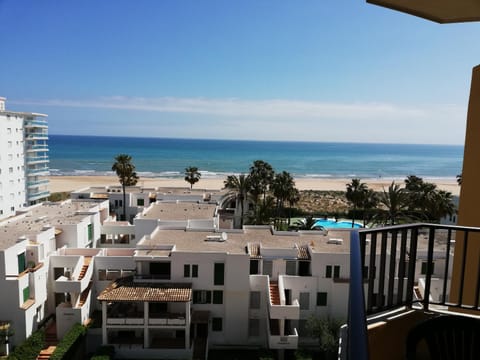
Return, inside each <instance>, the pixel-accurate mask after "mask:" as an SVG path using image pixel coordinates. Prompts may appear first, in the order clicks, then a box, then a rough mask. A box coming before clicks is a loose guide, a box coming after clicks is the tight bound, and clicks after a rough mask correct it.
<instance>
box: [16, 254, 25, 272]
mask: <svg viewBox="0 0 480 360" xmlns="http://www.w3.org/2000/svg"><path fill="white" fill-rule="evenodd" d="M17 260H18V273H19V274H20V273H22V272H24V271H25V269H26V268H27V266H26V261H25V253H24V252H23V253H21V254H18V255H17Z"/></svg>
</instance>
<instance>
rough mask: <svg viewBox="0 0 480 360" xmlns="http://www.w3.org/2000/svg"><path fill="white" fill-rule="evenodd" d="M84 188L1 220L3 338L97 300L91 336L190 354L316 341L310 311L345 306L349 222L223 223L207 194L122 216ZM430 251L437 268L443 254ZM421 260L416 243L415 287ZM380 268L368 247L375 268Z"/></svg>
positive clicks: (66, 322)
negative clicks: (296, 227)
mask: <svg viewBox="0 0 480 360" xmlns="http://www.w3.org/2000/svg"><path fill="white" fill-rule="evenodd" d="M115 195H116V194H115ZM85 197H94V198H95V197H96V198H98V200H80V199H78V200H70V201H66V202H63V203H58V204H53V203H45V204H42V205H35V206H33V207H30V208H28V209H25V210H24V211H22V212H20V214H19V215H17V216H15V217H12V218H10V219H9V220H8V221H7V220H5V221H4V222H3V223H0V244H1V251H0V288H1V289H6V292H5V294H6V295H5V296H3V297H2V304H5V306H2V307H0V323H2V324H3V323H8V324H9V325H10V326H11V327H12V328H13V329H14V331H15V336H14V337H12V338H11V344H18V343H19V342H20V341H22V340H23V339H24V338H25V337H27V336H28V335H29V334H31V332H32V331H33V330H35V329H36V326H37V325H38V323H39V322H41V321H42V319H44V318H45V317H46V316H48V315H50V314H55V315H56V323H57V328H56V329H57V336H58V337H61V336H63V335H64V334H65V333H66V332H67V331H68V329H69V328H70V327H71V326H72V325H73V324H74V323H86V322H87V321H89V319H90V318H91V316H92V313H93V311H95V310H96V311H100V312H101V313H102V317H101V318H102V328H101V330H100V329H98V330H96V331H95V333H96V334H97V335H98V338H99V339H98V343H103V344H109V345H113V346H114V347H115V350H116V353H117V354H118V355H121V356H124V357H128V356H130V357H135V358H141V357H143V358H158V357H161V358H192V357H195V355H194V354H195V352H196V350H197V349H199V348H202V349H208V348H215V347H217V348H225V347H229V348H240V347H261V348H269V349H276V350H284V349H297V348H298V347H299V346H301V345H313V346H315V344H317V340H316V339H312V338H310V337H309V334H308V332H307V329H306V325H307V322H308V319H309V318H311V317H332V318H336V319H338V320H344V319H345V318H346V316H347V302H348V283H349V277H350V268H349V256H350V255H349V237H350V232H349V231H348V230H335V231H332V230H331V231H329V232H323V231H322V232H321V231H298V232H281V231H280V232H276V231H273V229H272V228H270V227H268V226H245V227H244V228H243V229H223V230H224V231H222V229H219V228H218V223H219V222H218V209H217V208H216V205H215V204H210V203H208V202H202V201H199V200H197V201H194V202H191V201H185V199H182V198H181V196H180V197H179V198H178V199H177V201H173V199H170V198H169V199H168V200H162V199H160V200H159V199H157V201H156V202H152V203H151V204H150V205H149V206H148V207H142V209H141V211H140V212H139V213H138V214H137V215H136V216H135V217H134V221H133V224H131V223H129V222H125V221H123V222H122V221H120V222H116V221H114V216H110V215H109V204H110V203H111V201H109V199H108V198H105V197H101V199H102V200H100V198H99V197H98V196H97V195H94V196H85ZM149 198H150V196H149ZM5 234H7V235H5ZM127 239H128V241H127ZM423 240H424V239H423ZM367 244H370V242H367ZM367 246H369V245H367ZM378 246H379V244H377V247H378ZM379 251H380V249H378V252H377V254H379ZM433 258H434V261H435V267H434V270H433V274H434V275H435V276H438V277H441V276H442V275H443V273H444V271H445V260H446V259H445V258H442V257H441V256H440V253H439V254H436V253H435V254H434V255H433ZM366 260H367V261H366V264H365V265H366V266H368V265H370V260H369V259H368V258H367V259H366ZM425 260H426V253H424V251H423V250H421V249H420V250H419V251H418V253H417V258H416V269H417V272H416V278H417V279H419V281H418V289H419V292H420V293H422V291H423V290H422V275H423V274H422V273H423V268H424V267H425V266H424V264H423V263H424V262H425ZM397 262H398V259H397ZM385 266H386V268H387V269H389V268H390V264H389V263H386V264H385ZM396 266H397V269H398V267H399V264H398V263H397V265H396ZM380 267H381V264H380V259H379V257H378V255H377V258H376V259H375V269H376V272H377V277H378V269H380ZM386 276H388V274H386ZM448 276H450V273H449V274H448ZM375 281H376V279H375ZM397 281H398V280H397ZM435 286H436V285H435V284H434V285H433V286H432V287H433V288H434V289H436V287H435ZM122 289H125V291H123V290H122ZM116 291H118V292H116ZM435 291H436V293H437V295H436V296H440V295H441V294H440V292H441V289H440V288H439V289H437V290H435ZM7 294H8V295H7ZM169 294H170V295H169ZM100 338H101V339H100ZM202 344H203V345H202ZM203 351H205V350H203Z"/></svg>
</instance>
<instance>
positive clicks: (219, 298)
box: [213, 290, 223, 304]
mask: <svg viewBox="0 0 480 360" xmlns="http://www.w3.org/2000/svg"><path fill="white" fill-rule="evenodd" d="M213 303H214V304H223V291H222V290H213Z"/></svg>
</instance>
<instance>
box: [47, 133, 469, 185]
mask: <svg viewBox="0 0 480 360" xmlns="http://www.w3.org/2000/svg"><path fill="white" fill-rule="evenodd" d="M49 147H50V152H49V156H50V168H51V175H112V174H113V173H112V172H111V167H112V163H113V161H114V160H113V159H114V157H115V156H116V155H117V154H119V153H126V154H129V155H131V156H132V158H133V163H134V164H135V165H136V169H137V172H138V173H139V175H140V176H142V177H170V178H172V177H174V178H175V177H177V178H178V177H183V173H184V169H185V168H186V167H188V166H196V167H198V168H199V169H200V171H201V173H202V177H204V178H208V177H221V178H224V177H225V176H226V175H230V174H239V173H245V172H248V170H249V167H250V165H251V164H252V162H253V161H255V160H259V159H260V160H264V161H267V162H269V163H270V164H271V165H272V166H273V168H274V169H275V170H276V171H278V172H281V171H284V170H285V171H288V172H289V173H291V174H292V175H293V176H294V177H297V178H301V177H307V178H353V177H360V178H362V179H370V178H386V179H389V178H405V177H406V176H407V175H412V174H413V175H417V176H421V177H424V178H429V179H435V178H451V179H454V178H455V176H456V175H457V174H459V173H460V172H461V169H462V159H463V147H462V146H452V145H402V144H360V143H316V142H288V141H281V142H280V141H240V140H199V139H166V138H128V137H105V136H73V135H50V136H49Z"/></svg>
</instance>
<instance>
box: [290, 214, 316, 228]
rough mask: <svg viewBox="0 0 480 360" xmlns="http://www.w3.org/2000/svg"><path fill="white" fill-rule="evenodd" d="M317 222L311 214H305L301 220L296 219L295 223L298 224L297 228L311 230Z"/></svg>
mask: <svg viewBox="0 0 480 360" xmlns="http://www.w3.org/2000/svg"><path fill="white" fill-rule="evenodd" d="M316 222H317V219H315V218H314V217H313V216H312V215H307V216H306V217H305V219H303V220H297V221H296V222H295V225H297V226H298V229H299V230H312V228H313V226H314V225H315V223H316Z"/></svg>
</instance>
